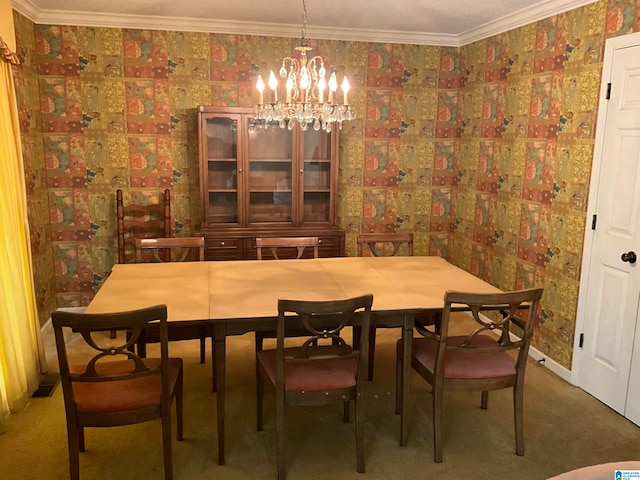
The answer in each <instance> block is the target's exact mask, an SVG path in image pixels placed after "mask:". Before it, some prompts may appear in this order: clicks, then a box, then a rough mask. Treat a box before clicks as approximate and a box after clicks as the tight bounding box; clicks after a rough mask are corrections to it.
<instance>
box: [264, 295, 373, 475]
mask: <svg viewBox="0 0 640 480" xmlns="http://www.w3.org/2000/svg"><path fill="white" fill-rule="evenodd" d="M372 303H373V295H371V294H369V295H363V296H360V297H356V298H349V299H345V300H332V301H303V300H284V299H280V300H278V322H277V341H276V348H275V349H268V350H262V351H259V352H257V354H256V364H257V365H258V375H257V377H256V383H257V384H256V395H257V402H256V403H257V427H258V431H262V429H263V407H264V399H263V397H264V387H265V381H267V382H269V384H271V385H272V386H273V387H274V388H275V400H276V403H275V417H276V463H277V477H278V480H284V479H285V406H296V405H302V406H308V405H327V404H331V403H342V404H343V420H344V422H345V423H346V422H348V421H349V413H350V411H349V410H350V402H351V401H352V400H353V402H354V409H355V430H356V458H357V470H358V472H360V473H362V472H364V423H363V422H364V418H363V395H362V380H363V379H364V375H365V365H366V363H367V362H366V355H367V342H368V339H369V335H368V334H369V325H370V317H371V305H372ZM354 320H355V321H356V322H357V323H359V324H360V325H361V326H362V330H361V332H362V333H361V339H360V342H361V345H362V347H363V348H362V349H361V350H358V349H355V348H353V346H350V345H349V344H347V342H346V340H345V339H344V338H343V337H342V336H341V332H342V330H343V328H344V327H345V326H346V325H350V324H352V323H353V322H354ZM291 325H295V326H296V327H297V328H299V327H300V326H302V327H303V328H305V329H306V330H307V332H308V335H309V337H308V338H306V339H305V340H302V339H300V340H299V341H300V342H303V343H302V344H301V345H299V346H291V345H290V344H289V345H288V346H287V348H285V337H286V335H285V333H286V331H287V328H288V327H289V326H291Z"/></svg>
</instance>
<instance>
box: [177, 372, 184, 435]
mask: <svg viewBox="0 0 640 480" xmlns="http://www.w3.org/2000/svg"><path fill="white" fill-rule="evenodd" d="M175 402H176V430H177V432H176V433H177V437H178V441H182V439H183V438H184V437H183V431H184V414H183V411H184V377H183V375H182V374H180V377H179V378H178V381H177V384H176V391H175Z"/></svg>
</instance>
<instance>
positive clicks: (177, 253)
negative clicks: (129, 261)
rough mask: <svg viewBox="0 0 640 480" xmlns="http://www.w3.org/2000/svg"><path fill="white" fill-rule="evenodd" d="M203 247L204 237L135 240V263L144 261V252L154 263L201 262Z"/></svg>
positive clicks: (202, 259)
mask: <svg viewBox="0 0 640 480" xmlns="http://www.w3.org/2000/svg"><path fill="white" fill-rule="evenodd" d="M204 247H205V244H204V237H172V238H136V263H142V262H143V261H144V252H145V251H146V252H150V253H151V261H154V262H160V263H163V262H166V261H172V262H184V261H187V260H188V259H191V260H196V261H199V262H203V261H204ZM167 259H169V260H167Z"/></svg>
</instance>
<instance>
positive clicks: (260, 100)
mask: <svg viewBox="0 0 640 480" xmlns="http://www.w3.org/2000/svg"><path fill="white" fill-rule="evenodd" d="M256 88H257V89H258V103H260V104H262V103H264V97H263V95H262V92H263V91H264V82H263V81H262V75H258V81H257V82H256Z"/></svg>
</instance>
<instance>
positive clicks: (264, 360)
mask: <svg viewBox="0 0 640 480" xmlns="http://www.w3.org/2000/svg"><path fill="white" fill-rule="evenodd" d="M309 350H310V356H312V357H313V356H322V355H323V350H328V351H330V350H333V349H332V347H313V348H310V349H309ZM299 352H300V349H299V348H287V349H285V353H284V354H285V356H295V355H296V354H297V353H299ZM257 355H258V361H259V362H261V364H262V366H263V368H264V371H265V373H266V374H267V376H268V377H269V379H270V380H271V381H272V382H273V384H274V385H275V383H276V368H277V355H276V350H262V351H260V352H258V353H257ZM357 373H358V362H357V361H356V359H355V358H347V359H345V360H339V359H329V360H326V359H321V360H315V361H312V362H305V363H285V365H284V389H285V391H286V392H324V391H327V390H338V389H341V388H350V387H354V386H355V384H356V375H357Z"/></svg>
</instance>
